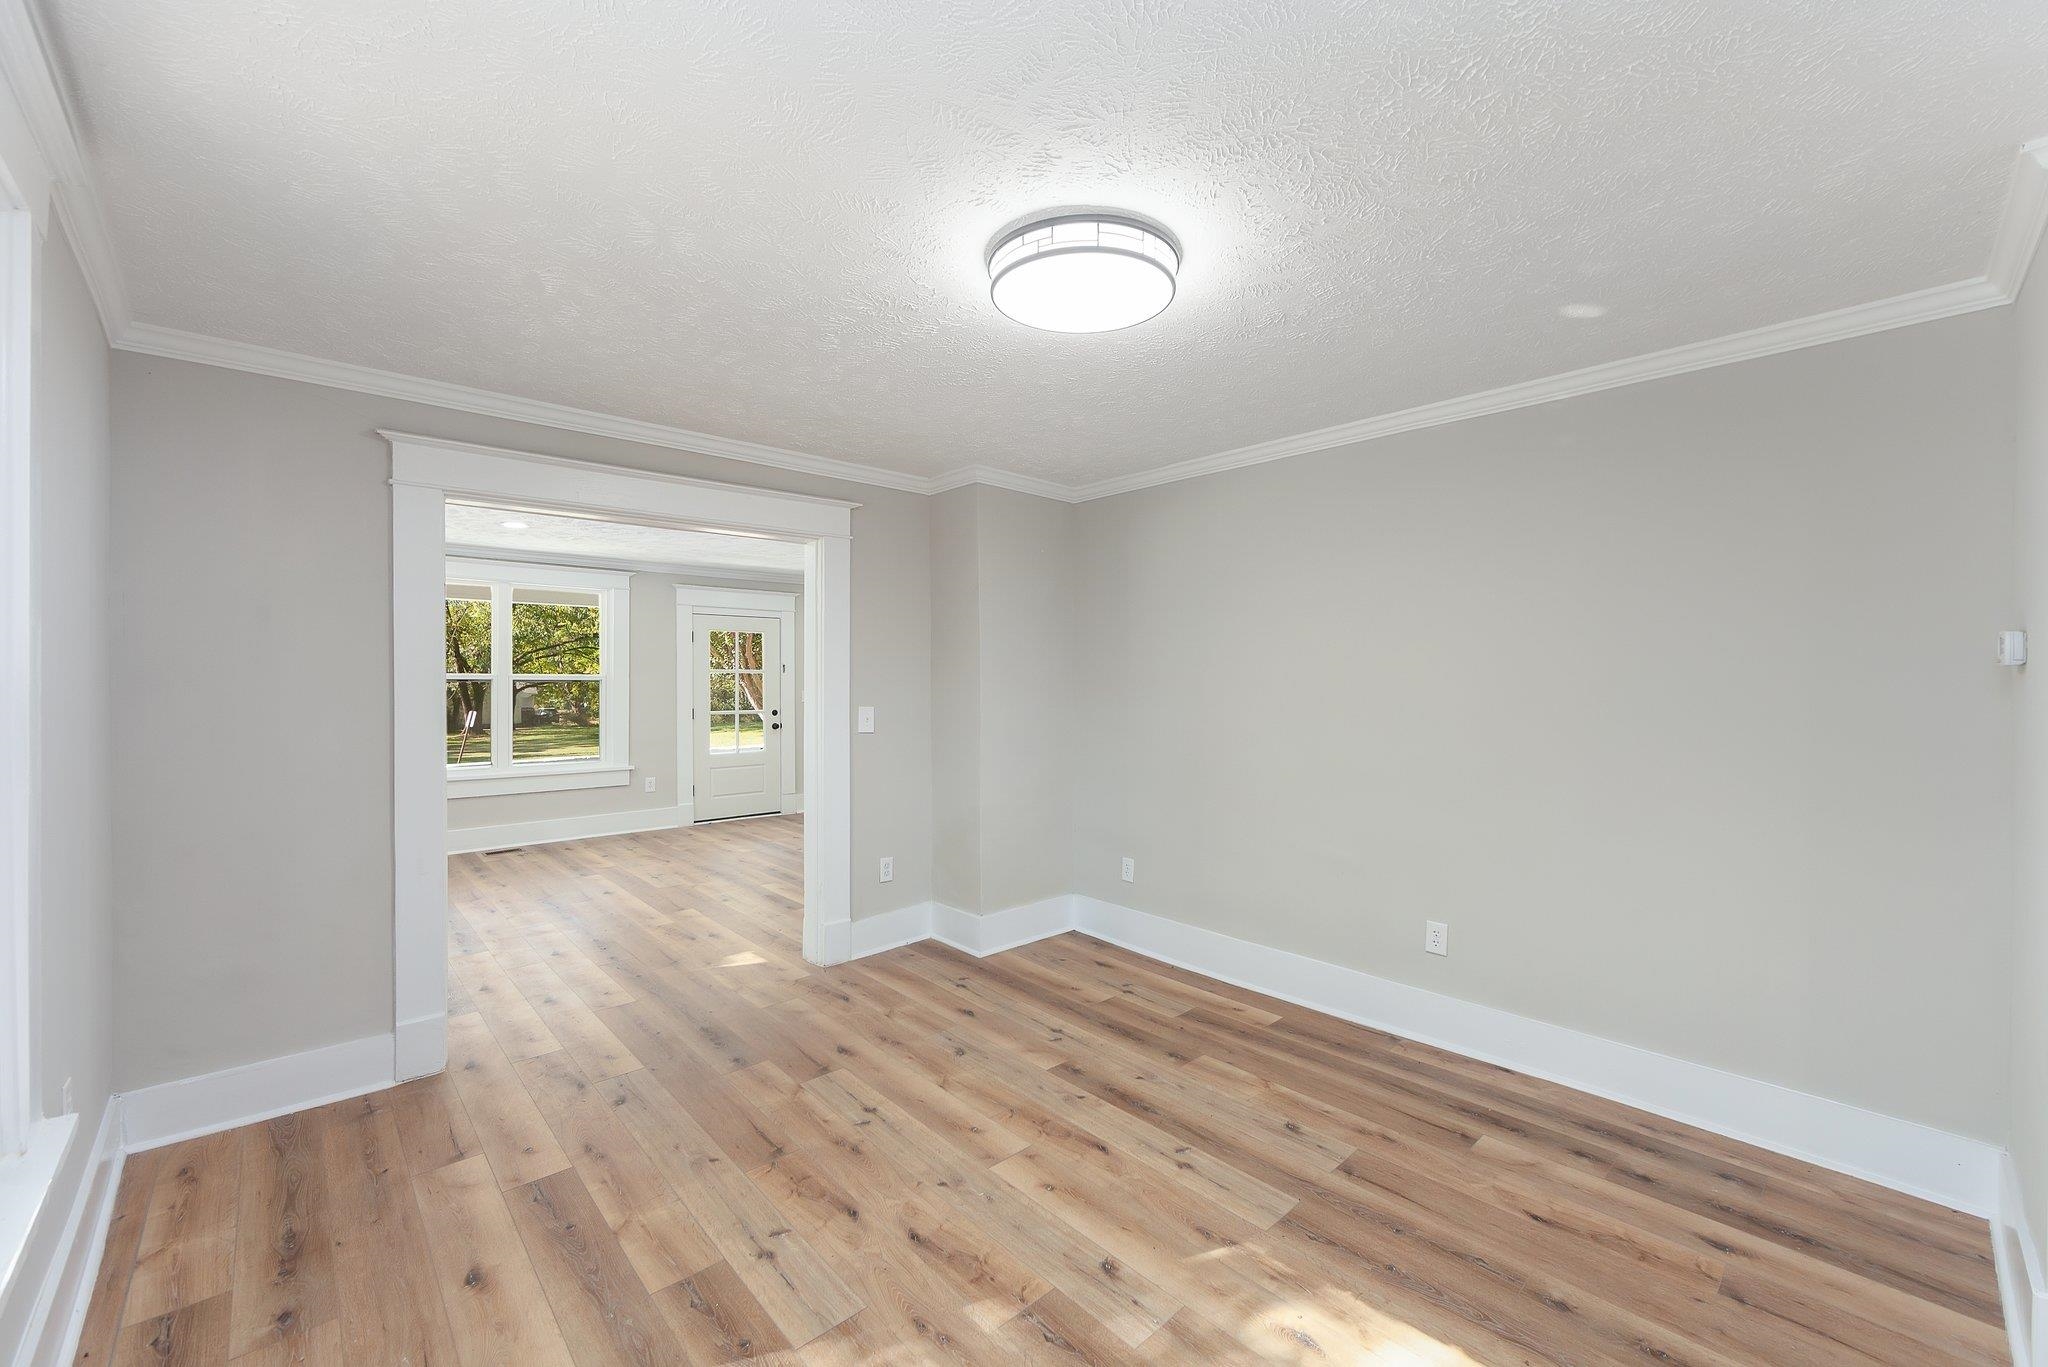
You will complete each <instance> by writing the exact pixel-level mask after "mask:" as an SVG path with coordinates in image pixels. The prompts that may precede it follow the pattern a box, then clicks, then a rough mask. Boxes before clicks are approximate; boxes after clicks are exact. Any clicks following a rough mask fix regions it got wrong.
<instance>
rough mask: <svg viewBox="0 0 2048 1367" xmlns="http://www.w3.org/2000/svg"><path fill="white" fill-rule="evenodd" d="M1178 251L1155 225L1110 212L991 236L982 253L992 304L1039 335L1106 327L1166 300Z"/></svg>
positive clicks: (1134, 320) (1148, 312)
mask: <svg viewBox="0 0 2048 1367" xmlns="http://www.w3.org/2000/svg"><path fill="white" fill-rule="evenodd" d="M1179 273H1180V248H1179V246H1178V245H1177V244H1176V243H1175V242H1174V241H1173V239H1172V238H1170V237H1169V236H1167V234H1166V232H1165V230H1164V229H1162V228H1156V227H1154V226H1152V225H1151V224H1149V223H1144V222H1141V221H1139V220H1138V219H1135V218H1124V217H1122V216H1120V215H1116V214H1065V215H1061V216H1059V217H1056V218H1045V219H1040V220H1039V221H1038V222H1036V223H1030V224H1026V225H1025V226H1024V227H1022V228H1018V229H1016V230H1015V231H1013V232H1008V233H1005V234H1003V236H1002V237H1000V238H999V239H997V241H996V243H995V245H994V247H992V248H991V249H990V251H989V255H988V279H989V295H990V297H991V298H992V299H994V300H995V305H996V307H997V308H999V309H1001V310H1002V311H1003V313H1004V314H1005V315H1006V316H1008V317H1011V318H1014V319H1016V320H1017V321H1018V322H1020V323H1023V324H1025V325H1026V326H1027V327H1035V328H1044V329H1045V330H1046V331H1047V332H1114V331H1116V330H1117V329H1118V328H1127V327H1131V326H1134V325H1135V324H1138V323H1142V322H1144V321H1145V320H1146V319H1147V318H1151V317H1153V316H1154V315H1156V314H1157V313H1158V312H1159V311H1160V310H1161V309H1163V308H1165V307H1166V306H1167V305H1168V304H1170V303H1172V302H1173V289H1174V277H1175V276H1176V275H1178V274H1179Z"/></svg>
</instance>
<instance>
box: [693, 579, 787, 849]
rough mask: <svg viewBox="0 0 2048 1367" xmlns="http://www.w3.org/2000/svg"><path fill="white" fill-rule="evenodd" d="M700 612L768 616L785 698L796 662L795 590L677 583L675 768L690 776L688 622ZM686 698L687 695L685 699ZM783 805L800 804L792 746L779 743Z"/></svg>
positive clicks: (695, 663)
mask: <svg viewBox="0 0 2048 1367" xmlns="http://www.w3.org/2000/svg"><path fill="white" fill-rule="evenodd" d="M699 612H731V613H738V614H740V615H742V616H746V617H773V618H775V619H776V620H777V621H778V622H780V623H781V626H782V669H783V673H784V675H786V676H787V677H786V678H785V679H784V680H783V688H782V698H783V702H784V703H785V704H787V703H788V701H789V695H790V689H789V686H788V681H789V679H793V678H795V677H796V676H797V674H798V673H799V671H798V670H797V668H796V658H797V657H796V595H795V594H793V593H776V592H774V591H772V590H768V589H717V588H712V587H711V586H709V585H707V584H678V585H676V773H677V774H678V775H681V774H689V775H691V776H692V777H691V781H692V782H694V781H695V775H696V773H697V721H698V718H695V717H692V716H690V715H689V713H690V711H691V709H692V708H693V707H694V705H695V701H694V700H695V697H696V687H697V656H696V653H695V652H694V651H693V650H692V649H691V644H692V643H691V640H690V623H691V619H692V618H694V617H695V616H696V615H697V614H698V613H699ZM803 677H804V682H805V684H806V685H807V686H806V687H805V688H804V689H802V690H801V691H800V692H798V694H797V699H796V706H794V707H791V708H790V709H789V710H790V712H791V713H792V714H795V713H797V712H799V711H800V710H801V709H802V708H803V707H804V706H805V704H806V703H807V702H808V701H809V698H810V688H809V687H808V684H809V683H810V676H809V675H808V674H805V675H804V676H803ZM685 699H689V700H690V701H685ZM810 736H811V727H810V717H809V716H808V715H806V716H805V717H804V743H805V744H807V745H808V744H809V743H810ZM781 781H782V810H783V812H784V813H785V814H786V813H789V812H794V811H800V810H802V806H803V794H801V793H799V792H798V791H797V788H796V747H795V746H794V745H784V746H783V747H782V780H781ZM688 805H689V808H690V820H692V821H695V820H696V819H697V802H696V798H695V796H694V795H692V797H691V800H690V802H689V804H688Z"/></svg>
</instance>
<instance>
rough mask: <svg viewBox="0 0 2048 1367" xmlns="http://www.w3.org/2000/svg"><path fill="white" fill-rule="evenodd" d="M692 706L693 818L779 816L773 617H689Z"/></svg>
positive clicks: (780, 726) (779, 724)
mask: <svg viewBox="0 0 2048 1367" xmlns="http://www.w3.org/2000/svg"><path fill="white" fill-rule="evenodd" d="M690 620H691V633H690V634H691V637H692V640H691V652H690V654H691V658H692V659H693V660H695V661H696V676H697V678H696V695H695V697H696V700H695V702H694V704H693V705H692V707H691V714H692V715H691V718H690V730H691V734H692V736H693V737H694V749H695V752H696V761H695V766H694V767H695V775H694V777H693V780H692V781H693V782H694V783H695V785H696V795H695V798H694V802H695V810H694V813H693V819H694V820H697V821H717V820H720V819H722V818H725V817H731V816H758V815H760V814H762V813H764V812H779V811H781V810H782V745H783V741H784V740H785V739H786V738H787V736H788V734H789V729H788V722H789V718H788V716H787V715H786V714H785V712H784V709H783V706H782V624H781V622H780V621H779V620H777V619H776V618H773V617H745V616H739V615H734V614H729V613H707V612H700V613H696V614H694V615H693V616H692V617H691V619H690Z"/></svg>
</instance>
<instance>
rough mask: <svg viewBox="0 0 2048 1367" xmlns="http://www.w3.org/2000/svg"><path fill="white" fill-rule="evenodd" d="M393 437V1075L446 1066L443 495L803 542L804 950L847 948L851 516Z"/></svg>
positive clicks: (804, 500) (732, 491)
mask: <svg viewBox="0 0 2048 1367" xmlns="http://www.w3.org/2000/svg"><path fill="white" fill-rule="evenodd" d="M378 435H379V436H382V437H383V438H385V440H387V441H389V442H390V443H391V521H392V540H391V603H392V708H393V728H392V776H393V779H392V786H393V794H392V797H393V801H392V864H393V872H394V880H393V882H394V886H393V900H394V903H395V905H394V916H393V927H392V930H393V934H392V939H393V945H392V948H393V960H394V964H395V972H394V979H395V981H394V983H393V991H392V1002H393V1017H394V1020H393V1027H394V1035H395V1044H396V1050H395V1058H394V1067H393V1072H394V1074H395V1076H396V1077H397V1078H399V1079H401V1080H402V1079H405V1078H411V1077H420V1076H423V1075H425V1074H429V1073H434V1072H438V1071H439V1070H440V1069H441V1068H442V1067H443V1066H444V1065H445V1063H446V1060H447V971H448V957H447V956H448V942H447V935H448V906H447V873H448V859H447V848H446V847H447V835H446V830H447V800H448V799H447V764H446V761H445V743H444V738H443V731H444V723H445V720H446V719H445V717H444V716H443V711H444V706H443V695H444V693H445V689H446V684H445V677H446V669H445V659H444V654H445V652H444V642H443V640H442V631H443V624H442V606H441V599H442V594H443V590H444V587H445V585H446V582H447V581H446V547H445V526H444V517H443V509H444V505H445V503H446V501H447V500H448V499H449V498H450V497H457V498H470V499H483V500H487V501H489V502H491V503H493V504H494V505H498V506H505V507H515V508H531V509H534V510H537V511H550V512H567V513H572V514H575V513H580V514H583V515H585V516H598V517H607V516H609V517H617V518H623V519H625V520H628V521H635V522H650V523H655V524H659V525H664V526H675V527H685V528H695V529H701V530H707V531H720V532H731V533H738V534H740V535H754V536H765V537H772V538H774V539H777V540H782V541H791V542H796V543H798V544H800V545H802V546H803V547H804V581H803V592H804V603H805V612H804V638H805V643H804V660H805V664H806V679H807V681H808V682H807V687H806V689H805V693H806V697H805V699H804V706H805V707H806V708H807V709H809V715H808V716H807V718H806V723H805V725H804V728H803V746H804V785H805V787H806V789H807V790H808V791H807V792H806V793H805V794H804V923H803V953H804V958H805V959H807V960H809V961H810V962H812V963H816V964H835V963H844V962H845V961H846V960H847V958H848V957H849V956H850V954H851V952H852V923H851V917H852V909H853V881H852V880H853V867H852V851H853V838H852V824H853V809H852V803H853V698H852V694H853V689H852V676H853V671H852V646H853V640H852V635H853V633H852V621H853V594H852V584H853V543H852V533H853V510H854V509H855V508H857V507H859V506H860V505H859V504H857V503H849V502H845V501H843V500H840V499H829V498H815V497H810V496H806V495H801V494H786V493H780V492H777V491H774V490H769V489H756V488H750V487H747V486H744V485H736V484H720V483H716V482H713V481H709V480H697V479H689V478H685V477H683V476H679V475H668V474H659V473H654V472H650V471H643V470H630V469H625V468H623V467H619V466H612V465H602V464H597V463H593V462H589V461H579V460H568V459H563V458H560V457H554V456H545V455H536V454H532V453H529V452H522V451H507V450H503V449H501V448H497V447H490V446H480V445H477V444H475V443H471V442H460V441H450V440H447V439H445V438H440V437H425V436H416V435H412V434H408V433H402V432H390V431H382V432H379V433H378Z"/></svg>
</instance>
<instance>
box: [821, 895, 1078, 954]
mask: <svg viewBox="0 0 2048 1367" xmlns="http://www.w3.org/2000/svg"><path fill="white" fill-rule="evenodd" d="M1073 928H1074V899H1073V898H1072V897H1070V896H1064V895H1062V896H1059V897H1048V898H1047V899H1046V900H1044V901H1043V902H1027V903H1025V904H1024V905H1023V906H1017V907H1006V908H1004V909H1003V910H1002V911H991V912H984V913H981V914H976V913H974V912H971V911H962V910H960V908H958V907H952V906H947V905H946V904H945V903H944V902H918V903H916V904H914V905H912V906H907V907H897V908H896V909H895V910H894V911H885V912H882V913H881V914H880V915H877V916H868V917H864V918H862V919H861V920H858V921H855V922H854V923H853V938H852V957H854V958H856V959H860V958H865V957H866V956H868V955H870V954H880V953H881V952H882V951H883V950H886V949H895V948H898V947H899V946H902V945H908V944H915V943H916V942H917V941H919V940H938V941H940V942H941V943H943V944H948V945H951V946H952V947H953V948H955V949H958V950H961V951H963V952H965V953H968V954H972V955H974V956H975V957H976V958H977V959H985V958H987V957H988V956H989V955H991V954H1000V953H1002V952H1003V951H1004V950H1006V949H1015V948H1016V947H1017V946H1018V945H1028V944H1030V943H1031V942H1032V941H1033V940H1043V939H1044V938H1045V937H1046V936H1048V935H1058V934H1059V933H1060V932H1061V931H1066V930H1072V929H1073Z"/></svg>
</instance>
